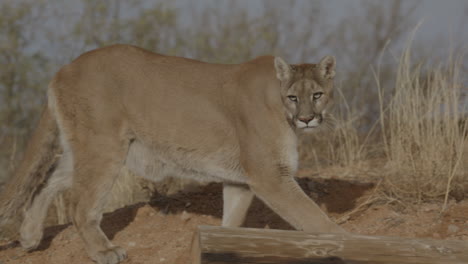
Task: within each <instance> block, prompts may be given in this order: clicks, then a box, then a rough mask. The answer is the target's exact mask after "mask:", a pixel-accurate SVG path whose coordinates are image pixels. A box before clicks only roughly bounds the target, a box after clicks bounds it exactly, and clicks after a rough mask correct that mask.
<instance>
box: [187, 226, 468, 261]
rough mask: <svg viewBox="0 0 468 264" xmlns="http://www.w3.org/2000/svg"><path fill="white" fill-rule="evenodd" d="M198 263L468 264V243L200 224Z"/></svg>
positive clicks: (195, 255) (194, 248) (196, 240)
mask: <svg viewBox="0 0 468 264" xmlns="http://www.w3.org/2000/svg"><path fill="white" fill-rule="evenodd" d="M192 263H194V264H227V263H231V264H232V263H237V264H241V263H242V264H247V263H252V264H254V263H255V264H259V263H261V264H279V263H281V264H332V263H335V264H361V263H366V264H370V263H373V264H400V263H402V264H406V263H412V264H414V263H421V264H436V263H437V264H454V263H457V264H467V263H468V242H467V241H453V240H452V241H450V240H444V241H442V240H433V239H412V238H400V237H381V236H364V235H354V234H353V235H349V236H345V235H332V234H311V233H304V232H298V231H283V230H270V229H253V228H225V227H213V226H200V227H199V228H198V230H197V233H196V235H195V237H194V241H193V245H192Z"/></svg>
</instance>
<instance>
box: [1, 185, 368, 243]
mask: <svg viewBox="0 0 468 264" xmlns="http://www.w3.org/2000/svg"><path fill="white" fill-rule="evenodd" d="M297 180H298V182H299V185H300V186H301V187H302V189H303V190H304V191H305V193H306V194H307V195H309V196H310V197H311V198H312V199H313V200H314V201H316V202H317V203H318V204H319V205H320V206H321V207H322V208H326V210H327V212H328V213H329V214H342V213H344V212H346V211H348V210H351V209H353V208H354V207H355V206H356V203H357V200H358V199H359V198H360V197H362V196H363V195H364V194H365V193H366V191H367V190H369V189H371V188H373V184H370V183H357V182H349V181H343V180H337V179H331V180H328V179H306V178H301V179H297ZM222 189H223V187H222V184H220V183H211V184H208V185H206V186H202V187H199V188H198V189H197V190H196V191H192V192H189V193H185V192H179V193H177V194H175V195H170V196H162V195H158V194H155V195H154V196H153V198H152V199H151V201H150V203H149V204H150V205H151V206H152V207H154V208H156V209H158V211H160V212H163V213H165V214H177V213H181V212H182V211H184V210H185V211H187V212H189V213H193V214H202V215H211V216H214V217H217V218H221V217H222V211H223V201H222ZM144 205H145V203H139V204H135V205H131V206H127V207H124V208H121V209H118V210H115V211H114V212H112V213H106V214H104V217H103V220H102V222H101V227H102V229H103V231H104V233H106V235H107V236H108V237H109V239H113V238H114V236H115V235H116V234H117V233H118V232H120V231H121V230H123V229H125V227H126V226H128V225H129V224H130V223H131V222H132V221H133V220H134V218H135V216H136V213H137V211H138V209H139V208H140V207H142V206H144ZM68 226H69V225H59V226H52V227H48V228H46V229H45V231H44V239H43V241H42V242H41V245H40V246H39V248H38V249H37V250H41V251H42V250H45V249H47V248H49V246H50V243H51V241H52V239H53V238H54V237H55V236H57V235H58V234H59V233H60V232H62V231H63V230H64V229H65V228H67V227H68ZM244 226H245V227H254V228H264V227H266V226H268V227H269V228H271V229H284V230H291V229H293V228H292V227H291V226H290V225H289V224H288V223H286V222H285V221H284V220H282V219H281V218H280V217H279V216H278V215H277V214H276V213H274V212H273V211H272V210H271V209H269V208H268V207H267V206H265V205H264V203H263V202H262V201H260V200H258V199H255V200H254V201H253V203H252V205H251V207H250V209H249V212H248V214H247V218H246V221H245V223H244ZM16 246H18V243H17V242H14V243H10V244H8V245H4V246H0V250H2V249H6V248H11V247H16Z"/></svg>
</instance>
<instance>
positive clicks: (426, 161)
mask: <svg viewBox="0 0 468 264" xmlns="http://www.w3.org/2000/svg"><path fill="white" fill-rule="evenodd" d="M462 58H463V56H459V57H449V58H448V59H447V62H445V64H444V65H442V64H441V65H440V66H436V67H432V68H427V67H425V66H424V65H422V64H419V65H417V66H414V65H415V64H414V63H412V61H411V48H410V46H409V47H408V48H407V49H406V51H405V52H404V53H403V55H402V57H401V59H400V63H399V66H398V71H397V78H396V81H395V87H394V90H393V95H392V96H391V97H390V101H389V103H388V105H384V101H385V95H384V94H383V90H382V89H380V86H379V92H380V103H381V116H380V121H381V122H380V125H381V129H382V136H383V148H384V151H385V156H386V159H387V164H386V168H385V169H384V170H383V176H384V178H383V186H385V188H384V189H385V192H386V193H387V194H389V195H390V196H392V197H394V198H397V199H400V200H407V201H409V200H411V201H415V200H416V201H418V202H421V201H423V200H428V199H434V198H441V197H444V198H445V203H446V202H447V199H448V197H449V194H450V193H451V192H452V191H454V190H457V191H462V192H463V191H466V190H463V188H464V187H463V184H464V183H466V182H468V170H467V166H466V164H467V163H468V162H467V159H466V158H467V153H466V152H467V137H466V133H467V122H463V120H466V113H467V110H468V109H466V105H463V96H464V95H463V91H464V89H466V87H464V85H465V84H463V80H461V78H460V77H462V76H460V70H461V66H462V64H461V62H462Z"/></svg>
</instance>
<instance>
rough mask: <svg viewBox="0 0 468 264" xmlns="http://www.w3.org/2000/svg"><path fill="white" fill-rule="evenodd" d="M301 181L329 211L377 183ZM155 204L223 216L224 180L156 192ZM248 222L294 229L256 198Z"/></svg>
mask: <svg viewBox="0 0 468 264" xmlns="http://www.w3.org/2000/svg"><path fill="white" fill-rule="evenodd" d="M298 182H299V185H300V186H301V187H302V189H303V190H304V191H305V192H306V193H307V195H309V196H310V197H311V198H312V199H313V200H314V201H316V202H317V203H318V204H319V205H320V206H321V207H322V208H326V210H327V212H328V213H329V214H342V213H344V212H346V211H348V210H351V209H353V208H354V207H355V206H356V203H357V200H358V199H359V198H360V197H361V196H363V195H364V194H365V192H366V191H367V190H369V189H371V188H372V187H373V184H370V183H356V182H349V181H343V180H336V179H333V180H327V179H306V178H301V179H298ZM150 204H151V206H153V207H155V208H157V209H159V210H162V211H163V212H165V213H168V214H174V213H180V212H182V211H184V210H185V211H187V212H190V213H194V214H204V215H212V216H214V217H218V218H221V217H222V212H223V201H222V184H220V183H212V184H209V185H206V186H204V187H201V188H200V190H199V191H196V192H192V193H178V194H176V195H172V196H155V197H154V198H153V199H152V201H151V203H150ZM244 226H246V227H256V228H264V227H265V226H268V227H269V228H272V229H285V230H288V229H293V228H292V227H291V226H290V225H289V224H288V223H286V222H285V221H284V220H282V219H281V218H280V217H279V216H278V215H277V214H276V213H274V212H273V211H272V210H271V209H269V208H268V207H267V206H265V205H264V203H263V202H262V201H260V200H259V199H255V200H254V201H253V203H252V205H251V207H250V209H249V212H248V214H247V218H246V221H245V224H244Z"/></svg>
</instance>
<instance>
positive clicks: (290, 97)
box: [288, 95, 297, 102]
mask: <svg viewBox="0 0 468 264" xmlns="http://www.w3.org/2000/svg"><path fill="white" fill-rule="evenodd" d="M288 98H289V100H291V101H293V102H297V96H294V95H288Z"/></svg>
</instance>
